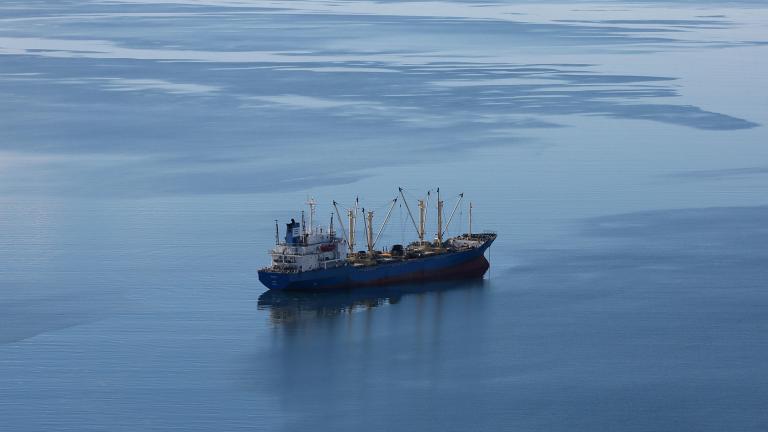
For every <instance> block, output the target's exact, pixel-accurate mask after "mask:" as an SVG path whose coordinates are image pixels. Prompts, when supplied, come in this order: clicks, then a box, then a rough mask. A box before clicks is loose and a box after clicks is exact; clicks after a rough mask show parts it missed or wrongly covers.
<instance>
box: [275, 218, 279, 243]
mask: <svg viewBox="0 0 768 432" xmlns="http://www.w3.org/2000/svg"><path fill="white" fill-rule="evenodd" d="M275 244H276V245H279V244H280V226H279V225H278V224H277V219H275Z"/></svg>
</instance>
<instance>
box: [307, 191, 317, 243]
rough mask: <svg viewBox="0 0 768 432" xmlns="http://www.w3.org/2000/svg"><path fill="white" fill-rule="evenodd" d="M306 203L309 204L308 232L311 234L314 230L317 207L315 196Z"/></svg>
mask: <svg viewBox="0 0 768 432" xmlns="http://www.w3.org/2000/svg"><path fill="white" fill-rule="evenodd" d="M307 205H309V231H308V233H309V234H313V233H314V232H315V208H316V207H317V201H315V198H310V199H309V200H308V201H307Z"/></svg>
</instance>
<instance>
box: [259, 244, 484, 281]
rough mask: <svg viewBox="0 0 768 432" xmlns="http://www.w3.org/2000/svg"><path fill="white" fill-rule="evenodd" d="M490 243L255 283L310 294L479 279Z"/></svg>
mask: <svg viewBox="0 0 768 432" xmlns="http://www.w3.org/2000/svg"><path fill="white" fill-rule="evenodd" d="M492 242H493V240H489V241H487V242H486V243H485V244H483V245H482V246H480V247H478V248H476V249H471V250H466V251H460V252H451V253H445V254H439V255H434V256H430V257H423V258H414V259H409V260H404V261H396V262H392V263H386V264H378V265H373V266H361V267H355V266H352V265H345V266H341V267H336V268H331V269H324V270H313V271H307V272H301V273H282V272H271V271H269V270H260V271H259V280H260V281H261V282H262V283H263V284H264V285H265V286H266V287H267V288H269V289H276V290H307V291H314V290H328V289H339V288H353V287H362V286H381V285H389V284H397V283H406V282H427V281H435V280H449V279H468V278H481V277H483V275H484V274H485V272H486V271H487V270H488V267H489V263H488V260H486V259H485V256H484V253H485V250H486V249H488V247H490V245H491V243H492Z"/></svg>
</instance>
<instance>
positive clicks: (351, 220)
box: [347, 206, 357, 255]
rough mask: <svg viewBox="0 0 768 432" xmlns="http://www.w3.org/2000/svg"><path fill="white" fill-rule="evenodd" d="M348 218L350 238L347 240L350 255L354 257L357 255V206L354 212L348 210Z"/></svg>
mask: <svg viewBox="0 0 768 432" xmlns="http://www.w3.org/2000/svg"><path fill="white" fill-rule="evenodd" d="M347 216H348V217H349V238H348V239H347V243H349V254H350V255H353V254H354V253H355V220H356V219H357V206H355V209H354V210H352V209H349V210H347Z"/></svg>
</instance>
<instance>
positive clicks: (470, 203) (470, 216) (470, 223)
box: [469, 201, 472, 238]
mask: <svg viewBox="0 0 768 432" xmlns="http://www.w3.org/2000/svg"><path fill="white" fill-rule="evenodd" d="M469 238H472V201H470V202H469Z"/></svg>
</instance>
